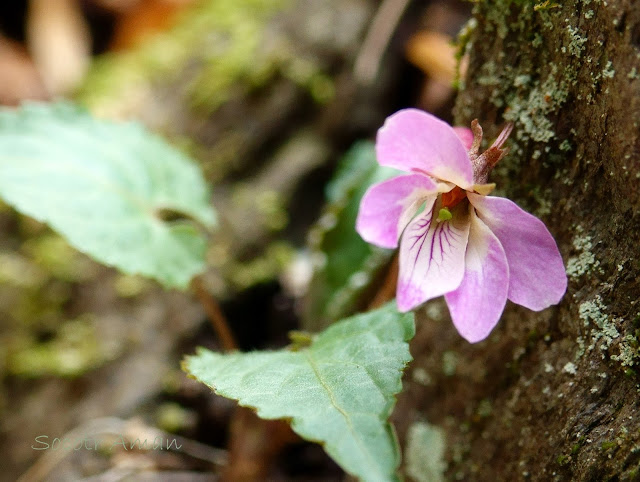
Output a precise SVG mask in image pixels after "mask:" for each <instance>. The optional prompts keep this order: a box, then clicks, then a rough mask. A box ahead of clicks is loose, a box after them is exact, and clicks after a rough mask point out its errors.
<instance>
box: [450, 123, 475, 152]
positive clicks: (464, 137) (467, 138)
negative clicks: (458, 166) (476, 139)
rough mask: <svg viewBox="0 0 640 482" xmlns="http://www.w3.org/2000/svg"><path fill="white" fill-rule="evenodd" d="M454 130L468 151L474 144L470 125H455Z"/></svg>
mask: <svg viewBox="0 0 640 482" xmlns="http://www.w3.org/2000/svg"><path fill="white" fill-rule="evenodd" d="M452 129H453V132H455V133H456V135H457V136H458V139H460V142H462V145H463V146H464V148H465V149H466V150H467V151H468V150H469V149H471V145H472V144H473V132H472V131H471V129H469V128H468V127H453V128H452Z"/></svg>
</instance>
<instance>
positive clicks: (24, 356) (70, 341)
mask: <svg viewBox="0 0 640 482" xmlns="http://www.w3.org/2000/svg"><path fill="white" fill-rule="evenodd" d="M109 359H110V355H109V353H107V352H106V351H105V349H104V348H103V347H102V345H101V343H100V340H99V338H98V336H97V333H96V331H95V327H94V324H93V321H92V320H91V318H89V317H84V318H78V319H76V320H70V321H67V322H66V323H63V324H62V325H61V326H59V327H58V329H57V331H56V333H55V335H54V337H53V339H52V340H49V341H45V342H38V341H37V340H36V339H34V338H25V337H21V338H19V339H14V340H13V343H12V344H11V346H10V349H9V353H8V357H7V369H8V372H9V373H11V374H12V375H16V376H20V377H26V378H35V377H41V376H47V375H56V376H61V377H77V376H79V375H82V374H84V373H86V372H87V371H89V370H92V369H94V368H97V367H99V366H100V365H102V364H103V363H104V362H106V361H107V360H109Z"/></svg>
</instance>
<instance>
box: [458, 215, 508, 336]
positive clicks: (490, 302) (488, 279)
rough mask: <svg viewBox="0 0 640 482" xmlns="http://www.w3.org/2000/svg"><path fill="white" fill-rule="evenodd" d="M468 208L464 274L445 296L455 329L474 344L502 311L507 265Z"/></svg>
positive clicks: (494, 240) (499, 247) (497, 243)
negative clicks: (469, 227)
mask: <svg viewBox="0 0 640 482" xmlns="http://www.w3.org/2000/svg"><path fill="white" fill-rule="evenodd" d="M471 211H472V212H471V229H470V230H469V243H468V245H467V252H466V255H465V272H464V277H463V278H462V283H460V286H459V287H458V289H456V290H455V291H452V292H450V293H447V294H446V295H445V299H446V300H447V305H448V306H449V312H450V313H451V319H452V321H453V324H454V325H455V327H456V328H457V329H458V332H459V333H460V334H461V335H462V336H463V337H464V338H465V339H467V341H469V342H471V343H476V342H478V341H481V340H484V339H485V338H486V337H487V336H489V333H490V332H491V330H493V328H494V327H495V326H496V324H497V323H498V320H499V319H500V315H501V314H502V310H504V305H505V304H506V302H507V292H508V290H509V266H508V264H507V258H506V256H505V253H504V249H502V245H501V244H500V241H499V240H498V238H497V237H496V236H495V235H494V234H493V233H492V232H491V230H490V229H489V228H488V227H487V226H486V225H485V224H484V223H483V222H482V221H481V220H480V219H479V218H478V217H477V216H476V215H475V213H474V212H473V209H471Z"/></svg>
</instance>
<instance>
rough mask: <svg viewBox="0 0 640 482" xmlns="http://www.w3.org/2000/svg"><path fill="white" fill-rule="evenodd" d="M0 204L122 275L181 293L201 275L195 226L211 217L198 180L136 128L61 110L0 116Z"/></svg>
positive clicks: (38, 108) (175, 155)
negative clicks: (152, 280) (43, 225)
mask: <svg viewBox="0 0 640 482" xmlns="http://www.w3.org/2000/svg"><path fill="white" fill-rule="evenodd" d="M0 197H1V198H2V199H4V200H5V201H6V202H7V203H8V204H10V205H12V206H13V207H14V208H15V209H17V210H18V211H20V212H22V213H24V214H27V215H29V216H32V217H34V218H36V219H37V220H39V221H42V222H45V223H47V224H49V225H50V226H51V227H52V228H53V229H54V230H56V231H58V232H59V233H60V234H62V235H63V236H65V237H66V238H67V239H68V241H69V242H70V243H71V244H72V245H73V246H74V247H76V248H77V249H79V250H80V251H82V252H84V253H86V254H88V255H89V256H92V257H93V258H95V259H96V260H98V261H100V262H102V263H104V264H107V265H111V266H115V267H117V268H118V269H120V270H121V271H124V272H125V273H130V274H142V275H145V276H148V277H151V278H155V279H156V280H158V281H160V282H161V283H163V284H164V285H165V286H169V287H176V288H186V287H187V286H188V284H189V281H190V280H191V278H192V277H193V276H194V275H195V274H197V273H200V272H202V271H203V270H204V268H205V262H204V253H205V248H206V242H205V239H204V237H203V236H202V234H201V233H200V230H199V229H198V227H197V225H196V223H200V224H201V225H203V226H205V227H207V228H210V227H212V226H213V225H214V224H215V213H214V211H213V209H212V208H211V206H210V201H209V192H208V189H207V186H206V185H205V182H204V180H203V178H202V175H201V173H200V171H199V170H198V168H197V167H196V166H195V165H194V164H193V163H192V162H191V161H190V160H189V159H188V158H186V157H185V156H184V155H182V154H181V153H180V152H178V151H177V150H176V149H174V148H172V147H171V146H169V145H168V144H167V143H166V142H164V141H162V140H161V139H160V138H158V137H157V136H155V135H152V134H150V133H149V132H147V131H146V130H145V129H143V128H142V127H141V126H139V125H137V124H133V123H126V124H124V123H122V124H117V123H114V122H108V121H103V120H97V119H94V118H92V117H91V116H90V115H89V114H88V113H87V112H86V111H84V110H81V109H79V108H78V107H75V106H73V105H70V104H55V105H47V104H29V105H26V106H24V107H22V108H21V109H19V110H8V109H2V110H0ZM169 217H178V218H179V219H177V220H174V221H169V220H167V219H168V218H169ZM165 218H167V219H165ZM180 218H182V219H180ZM187 218H191V219H187ZM194 221H195V223H194Z"/></svg>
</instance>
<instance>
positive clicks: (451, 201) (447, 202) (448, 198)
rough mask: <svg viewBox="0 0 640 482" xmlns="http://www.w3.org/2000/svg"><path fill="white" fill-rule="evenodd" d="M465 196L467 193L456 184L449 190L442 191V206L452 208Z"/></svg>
mask: <svg viewBox="0 0 640 482" xmlns="http://www.w3.org/2000/svg"><path fill="white" fill-rule="evenodd" d="M466 197H467V194H466V193H465V191H464V189H462V188H461V187H460V186H456V187H454V188H453V189H452V190H451V191H449V192H443V193H442V196H441V200H442V207H443V208H452V207H454V206H456V205H457V204H458V203H459V202H460V201H462V200H463V199H464V198H466Z"/></svg>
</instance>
